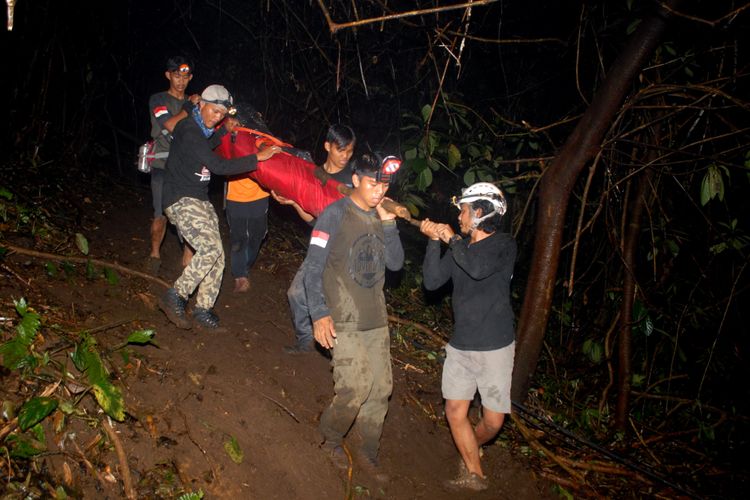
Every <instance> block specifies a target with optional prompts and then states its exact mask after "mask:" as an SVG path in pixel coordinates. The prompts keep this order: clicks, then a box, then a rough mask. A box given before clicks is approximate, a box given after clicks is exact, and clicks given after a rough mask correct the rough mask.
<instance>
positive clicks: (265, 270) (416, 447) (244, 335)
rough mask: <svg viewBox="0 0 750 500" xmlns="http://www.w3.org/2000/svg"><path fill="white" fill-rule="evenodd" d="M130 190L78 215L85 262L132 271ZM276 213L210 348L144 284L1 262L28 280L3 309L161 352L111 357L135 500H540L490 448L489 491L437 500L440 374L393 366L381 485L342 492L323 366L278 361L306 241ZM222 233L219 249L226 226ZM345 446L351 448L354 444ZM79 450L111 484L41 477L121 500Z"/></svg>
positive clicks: (441, 458) (442, 464)
mask: <svg viewBox="0 0 750 500" xmlns="http://www.w3.org/2000/svg"><path fill="white" fill-rule="evenodd" d="M128 190H130V191H131V194H129V195H128V194H127V190H115V193H114V194H113V195H112V197H111V198H110V199H108V200H107V201H106V202H102V203H101V204H97V203H92V204H88V205H87V207H90V208H87V213H86V217H85V221H84V223H83V226H84V229H85V231H86V233H85V234H86V236H87V237H88V239H89V243H90V248H91V253H92V254H93V255H94V256H96V257H97V258H102V259H105V260H111V261H115V262H118V263H120V264H123V265H126V266H130V267H133V268H135V269H140V267H141V261H142V260H143V259H144V257H145V256H146V254H147V253H146V249H147V246H148V245H147V241H146V237H147V234H148V227H149V217H150V210H149V209H148V207H149V206H150V199H149V194H148V191H147V190H146V189H144V188H143V187H138V188H128ZM133 193H134V194H135V195H133ZM279 214H281V216H283V215H285V212H279V213H277V214H275V215H274V214H272V218H271V225H270V228H269V231H270V233H271V234H270V236H269V239H268V241H267V242H266V244H265V245H264V247H263V250H262V253H261V257H260V259H259V261H258V262H257V264H256V266H255V268H254V269H253V270H252V271H251V274H250V281H251V290H250V292H249V293H247V294H233V293H232V283H231V281H232V279H231V276H230V273H229V271H228V269H227V271H226V272H225V277H224V283H223V287H222V291H221V294H220V296H219V300H218V303H217V305H216V311H217V313H218V314H219V316H220V318H221V321H222V324H223V325H224V326H227V327H229V332H228V333H226V334H222V335H208V334H199V333H196V332H193V331H183V330H178V329H176V328H174V327H172V325H171V324H169V322H168V321H167V320H166V317H164V315H163V314H161V312H159V311H158V310H157V309H156V307H155V302H156V297H157V296H158V294H160V293H162V291H163V288H162V287H161V286H160V285H158V284H156V283H153V282H150V281H147V280H143V279H140V278H132V277H129V276H125V275H121V276H120V278H121V279H120V283H119V284H118V285H116V286H112V285H108V284H106V283H104V282H103V280H99V281H98V282H95V283H92V282H87V281H86V280H85V278H83V277H80V278H74V279H69V280H62V279H60V278H49V277H46V276H44V273H43V271H42V266H43V262H42V261H39V260H36V259H29V258H27V257H22V256H18V255H16V256H12V257H11V259H12V262H13V263H14V265H19V266H25V267H24V269H27V270H28V271H29V273H30V274H33V275H35V276H38V278H37V279H35V280H33V281H32V282H31V286H30V287H28V289H24V287H23V286H22V285H21V284H20V283H17V282H15V281H14V282H11V281H10V280H7V281H5V280H4V281H5V282H4V283H3V284H2V285H0V293H2V297H3V308H4V310H6V309H7V303H8V302H9V298H10V297H19V296H20V295H22V294H23V295H27V296H29V295H31V296H37V297H39V298H40V299H41V297H44V300H45V301H46V302H47V303H48V304H52V305H53V306H54V307H56V308H58V310H59V311H64V312H65V314H67V315H68V317H69V318H70V322H71V324H78V325H81V324H84V325H86V326H87V327H89V328H94V327H98V326H101V325H107V324H114V323H116V322H118V321H121V320H132V321H130V322H128V323H127V324H124V325H122V326H119V327H116V328H111V329H109V330H107V331H105V332H101V333H99V334H97V338H98V339H99V342H100V344H101V345H112V344H114V343H116V342H117V341H118V340H121V339H122V338H123V337H125V336H127V334H128V332H130V331H132V330H133V329H134V328H153V329H155V330H156V332H157V335H156V339H157V341H158V344H159V348H155V347H153V346H146V347H135V348H132V349H131V351H132V355H131V356H130V357H129V358H127V359H126V358H123V359H122V360H119V359H117V358H116V357H114V356H113V359H114V363H115V364H117V365H118V367H119V372H120V380H118V381H117V383H118V384H120V385H122V386H123V387H124V391H123V392H124V393H125V394H126V405H127V410H128V412H129V414H130V415H132V417H131V418H128V419H127V420H126V421H125V422H124V423H115V429H116V431H117V432H118V436H119V437H120V439H121V441H122V444H123V447H124V449H125V452H126V454H127V456H128V460H129V467H130V469H131V472H132V474H133V481H134V483H135V484H136V488H137V490H138V495H139V497H140V498H171V497H174V496H176V492H179V491H190V490H192V491H197V490H198V489H199V488H200V489H202V490H203V491H204V492H205V493H206V497H207V498H243V499H244V498H260V499H266V498H304V499H307V498H310V499H315V498H345V497H346V495H347V490H348V489H350V491H351V494H352V496H353V497H354V498H358V497H367V496H370V497H375V498H395V499H411V498H431V499H441V498H451V499H457V498H514V499H532V498H534V499H536V498H548V497H550V493H549V485H548V484H547V483H545V482H542V481H540V480H538V479H536V477H535V475H534V473H533V472H532V471H531V470H530V469H529V468H528V466H527V465H526V463H525V462H524V460H523V458H522V457H515V456H511V455H510V453H509V452H508V451H507V449H506V448H505V447H503V446H501V445H498V444H496V445H493V446H491V447H489V449H488V450H487V453H486V457H485V463H486V470H487V471H488V473H489V476H490V481H491V489H490V490H489V491H487V492H484V493H482V494H469V493H455V492H449V491H447V490H446V489H445V488H444V487H443V481H444V480H445V479H448V478H451V477H453V476H454V475H455V472H456V464H457V460H458V455H457V453H456V451H455V449H454V447H453V445H452V442H451V438H450V434H449V431H448V429H447V426H446V425H445V423H444V421H443V419H442V418H440V417H439V418H431V414H432V415H433V416H434V415H438V416H440V415H442V400H441V397H440V390H439V378H438V376H437V374H438V373H439V369H438V368H439V367H435V369H434V370H428V371H427V372H425V373H419V371H421V370H414V369H412V368H411V367H410V366H407V365H406V363H408V360H400V361H401V362H396V363H395V364H394V392H393V397H392V399H391V405H390V411H389V414H388V417H387V419H386V423H385V429H384V434H383V439H382V448H381V461H382V464H383V466H384V467H385V469H386V471H387V472H388V473H389V474H390V476H391V480H390V482H389V483H388V484H386V485H385V486H373V485H372V484H371V483H370V481H369V479H368V478H366V477H364V476H363V475H362V474H360V473H359V471H358V469H357V467H356V464H355V467H354V468H353V477H352V478H351V481H349V480H348V478H347V476H346V474H344V473H340V472H339V471H337V470H336V469H335V468H334V467H333V466H332V465H331V464H330V463H329V462H328V460H327V458H326V457H325V456H324V455H323V453H322V452H321V450H320V449H319V448H318V444H319V437H318V434H317V431H316V427H317V421H318V418H319V415H320V412H321V411H322V409H323V408H324V407H325V406H326V405H327V403H328V402H329V401H330V398H331V396H332V393H333V389H332V386H333V384H332V380H331V374H330V367H329V364H328V360H327V359H326V358H325V357H324V356H323V355H321V354H317V353H316V354H311V355H307V356H302V357H290V356H288V355H286V354H284V353H282V351H281V348H282V346H284V345H286V344H289V343H291V342H292V340H293V331H292V327H291V322H290V319H289V312H288V307H287V303H286V288H287V286H288V284H289V282H290V281H291V279H292V276H293V275H294V272H295V270H296V269H295V266H296V265H297V264H298V263H299V262H300V260H301V258H302V251H303V250H302V248H301V246H300V245H299V243H298V241H299V238H300V237H302V238H304V236H297V237H296V239H295V237H292V236H291V235H289V234H282V229H280V219H279ZM222 215H223V214H222ZM220 218H222V219H223V217H220ZM284 227H286V228H288V227H289V225H288V224H284ZM222 230H223V231H224V235H225V236H226V227H223V228H222ZM283 231H286V232H287V233H288V229H286V230H283ZM224 239H225V241H226V237H225V238H224ZM163 261H164V265H163V268H162V270H161V272H160V277H161V278H163V279H165V280H167V281H171V280H173V279H174V278H175V277H176V276H177V273H178V261H179V247H178V244H177V240H176V237H175V236H174V234H168V235H167V238H166V242H165V245H164V249H163ZM34 269H37V272H32V271H33V270H34ZM40 299H37V300H40ZM32 305H33V304H32ZM394 354H397V353H396V352H395V351H394ZM91 408H93V406H91ZM98 432H99V431H98V430H97V429H93V428H91V427H87V426H84V425H80V429H79V432H78V434H77V435H76V436H75V437H74V438H71V437H70V436H67V438H64V437H61V436H56V435H55V436H53V435H50V436H49V437H50V439H49V440H48V442H54V443H57V444H58V446H64V443H65V439H69V440H70V439H76V440H77V442H78V443H81V445H82V446H83V444H84V443H87V442H89V441H90V440H91V439H95V437H96V435H97V434H98ZM50 434H52V433H51V432H50ZM232 438H234V439H235V440H236V442H237V445H238V448H239V450H241V452H242V454H243V457H242V460H241V463H239V464H238V463H235V462H234V461H233V460H232V458H231V457H230V455H229V454H228V452H227V451H226V449H225V443H226V442H229V441H230V440H231V439H232ZM61 442H62V443H63V444H62V445H60V443H61ZM350 443H351V444H352V446H356V437H354V438H353V439H352V440H351V441H350ZM89 444H90V442H89ZM84 450H85V451H84V454H89V455H90V456H93V457H94V458H95V460H92V461H93V462H94V467H96V468H99V469H102V468H106V467H107V466H109V468H110V471H111V472H112V474H113V475H114V477H115V478H117V479H118V481H117V482H116V483H114V484H107V483H106V481H105V482H102V481H98V482H97V481H95V480H93V479H92V478H91V474H90V473H89V471H87V469H86V468H85V467H84V466H83V465H82V464H81V462H80V461H78V462H76V461H75V460H72V459H71V456H70V455H65V454H63V455H60V456H52V457H50V458H49V459H48V463H49V466H50V474H51V475H52V476H53V477H57V478H63V477H64V476H65V468H66V465H64V463H68V465H67V467H68V468H71V467H72V472H73V476H74V477H73V485H74V486H75V488H74V489H75V490H76V491H77V492H79V493H80V495H81V496H83V497H86V498H104V497H106V498H122V489H121V482H120V481H119V479H120V478H121V473H120V471H119V465H118V462H117V458H116V455H115V453H114V450H112V449H111V447H109V446H104V445H102V444H101V443H99V444H95V445H94V446H90V447H88V448H85V449H84ZM68 479H70V478H68Z"/></svg>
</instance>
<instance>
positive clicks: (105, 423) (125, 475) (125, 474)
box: [102, 417, 138, 500]
mask: <svg viewBox="0 0 750 500" xmlns="http://www.w3.org/2000/svg"><path fill="white" fill-rule="evenodd" d="M102 428H103V429H104V432H106V433H107V436H109V440H110V441H111V442H112V444H113V445H114V447H115V452H116V453H117V460H118V461H119V462H120V473H121V474H122V484H123V488H124V489H125V496H126V497H127V498H128V500H135V499H136V498H138V497H137V495H136V493H135V489H133V479H132V478H131V476H130V467H129V466H128V457H127V455H125V448H123V446H122V441H120V438H119V437H117V433H116V432H115V430H114V429H113V428H112V425H111V424H110V423H109V419H108V417H106V418H104V419H103V420H102Z"/></svg>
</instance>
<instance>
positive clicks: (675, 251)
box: [665, 240, 680, 257]
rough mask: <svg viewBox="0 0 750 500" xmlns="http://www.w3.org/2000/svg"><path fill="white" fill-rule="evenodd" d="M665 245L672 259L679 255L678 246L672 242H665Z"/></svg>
mask: <svg viewBox="0 0 750 500" xmlns="http://www.w3.org/2000/svg"><path fill="white" fill-rule="evenodd" d="M665 243H666V244H667V248H668V249H669V252H670V253H671V254H672V256H673V257H677V256H678V255H679V253H680V246H679V245H678V244H677V242H676V241H674V240H667V241H666V242H665Z"/></svg>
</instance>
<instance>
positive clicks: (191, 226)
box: [159, 85, 281, 332]
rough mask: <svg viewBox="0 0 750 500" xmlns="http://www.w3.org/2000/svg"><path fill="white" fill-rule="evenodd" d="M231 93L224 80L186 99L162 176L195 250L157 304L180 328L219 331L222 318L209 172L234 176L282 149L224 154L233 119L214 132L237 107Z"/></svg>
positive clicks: (170, 212) (220, 253)
mask: <svg viewBox="0 0 750 500" xmlns="http://www.w3.org/2000/svg"><path fill="white" fill-rule="evenodd" d="M232 102H233V101H232V96H231V95H230V94H229V91H227V89H226V88H224V87H223V86H221V85H209V86H208V87H206V89H205V90H204V91H203V93H201V100H200V102H199V103H198V105H197V106H194V105H192V103H190V101H188V102H186V103H185V106H184V109H185V111H186V112H187V115H188V116H187V118H186V119H184V120H182V121H180V122H179V123H177V125H176V126H175V128H174V132H173V137H174V138H173V140H172V147H171V148H170V153H169V158H168V159H167V166H166V176H165V179H164V189H163V199H164V213H165V214H167V217H169V220H170V222H172V224H174V225H175V226H177V229H178V230H179V231H180V233H181V234H182V236H183V237H184V238H185V240H186V241H187V242H188V244H190V246H191V247H193V248H194V249H195V255H194V256H193V259H192V260H191V261H190V264H189V265H188V266H187V267H186V268H185V269H184V270H183V272H182V274H181V275H180V277H179V278H177V281H175V282H174V285H173V287H172V288H170V289H169V290H167V292H166V293H165V294H164V295H163V296H162V297H161V298H160V300H159V307H160V308H161V310H162V311H164V313H165V314H166V315H167V317H168V318H169V320H170V321H171V322H172V323H174V324H175V325H176V326H177V327H178V328H183V329H189V328H191V327H192V326H195V327H196V328H199V329H202V330H207V331H214V332H219V331H223V330H224V329H223V328H220V327H219V318H218V317H217V316H216V314H214V312H213V310H212V308H213V306H214V303H215V302H216V297H217V296H218V295H219V289H220V287H221V278H222V275H223V273H224V249H223V246H222V243H221V236H220V235H219V219H218V216H217V215H216V210H215V209H214V207H213V205H211V203H210V202H209V201H208V183H209V181H210V180H211V174H212V173H214V174H220V175H233V174H241V173H245V172H252V171H253V170H255V169H256V168H257V166H258V162H259V161H264V160H267V159H269V158H270V157H272V156H273V155H274V154H276V153H277V152H279V151H280V150H281V149H280V148H279V147H278V146H267V147H265V148H263V149H261V150H260V151H258V153H257V154H252V155H247V156H243V157H240V158H233V159H225V158H222V157H221V156H219V155H218V154H216V153H214V151H213V149H214V148H215V147H216V146H218V145H219V143H220V142H221V137H222V136H223V135H225V134H226V133H227V132H231V131H232V130H231V129H232V128H233V127H232V124H231V123H229V122H231V120H228V121H227V124H226V126H225V127H222V128H221V129H219V130H218V131H216V132H215V131H214V129H215V127H216V126H217V125H218V124H219V123H220V122H221V121H222V120H224V118H225V117H226V115H227V114H228V113H231V112H233V110H234V108H233V106H232ZM196 288H197V290H198V292H197V294H196V297H195V307H194V308H193V313H192V322H191V321H190V320H188V318H187V316H186V312H185V309H186V306H187V302H188V299H189V297H190V294H192V293H193V292H194V291H195V290H196Z"/></svg>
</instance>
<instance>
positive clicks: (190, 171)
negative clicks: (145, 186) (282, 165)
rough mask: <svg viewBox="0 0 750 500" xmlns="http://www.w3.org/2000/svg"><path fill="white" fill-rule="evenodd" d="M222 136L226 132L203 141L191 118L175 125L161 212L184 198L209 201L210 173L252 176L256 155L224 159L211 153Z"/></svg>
mask: <svg viewBox="0 0 750 500" xmlns="http://www.w3.org/2000/svg"><path fill="white" fill-rule="evenodd" d="M225 134H226V131H225V130H224V129H223V128H222V129H220V130H217V131H216V132H215V133H214V134H213V135H212V136H211V137H209V138H206V136H204V135H203V131H202V130H201V128H200V126H198V123H196V121H195V118H194V117H193V116H192V115H188V117H187V118H185V119H184V120H180V121H179V122H178V123H177V125H176V126H175V128H174V131H173V132H172V136H173V139H172V145H171V147H170V149H169V157H168V158H167V165H166V175H165V177H164V187H163V192H162V197H163V200H164V202H163V206H164V208H167V207H168V206H170V205H172V204H174V203H176V202H177V201H178V200H179V199H180V198H185V197H188V198H196V199H198V200H203V201H208V182H209V181H210V180H211V173H214V174H219V175H232V174H241V173H244V172H252V171H253V170H255V169H256V168H257V167H258V159H257V157H256V156H255V155H248V156H243V157H240V158H232V159H226V158H222V157H221V156H219V155H218V154H216V153H214V151H213V150H214V148H216V147H217V146H218V145H219V143H220V142H221V138H222V136H224V135H225Z"/></svg>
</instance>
